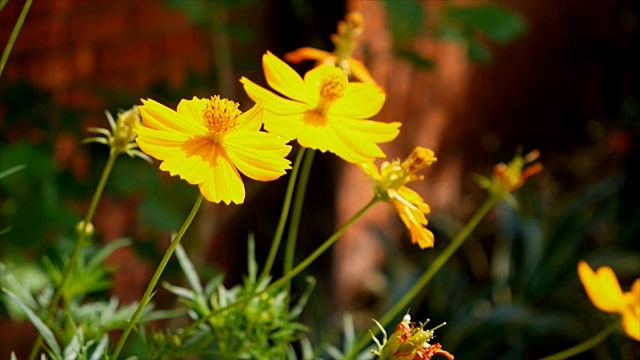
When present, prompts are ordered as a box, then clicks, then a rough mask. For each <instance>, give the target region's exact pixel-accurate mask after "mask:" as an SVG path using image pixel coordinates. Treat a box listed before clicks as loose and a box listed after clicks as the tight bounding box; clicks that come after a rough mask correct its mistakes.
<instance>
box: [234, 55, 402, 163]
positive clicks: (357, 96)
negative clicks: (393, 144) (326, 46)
mask: <svg viewBox="0 0 640 360" xmlns="http://www.w3.org/2000/svg"><path fill="white" fill-rule="evenodd" d="M262 66H263V68H264V74H265V77H266V79H267V83H268V84H269V85H270V86H271V87H272V88H273V89H274V90H276V91H278V92H279V93H281V94H282V95H284V96H286V97H287V98H288V99H287V98H284V97H281V96H278V95H276V94H274V93H273V92H271V91H269V90H267V89H264V88H263V87H261V86H258V85H256V84H255V83H253V82H252V81H251V80H249V79H247V78H244V77H243V78H242V79H241V80H240V82H242V84H243V85H244V89H245V90H246V91H247V94H248V95H249V97H250V98H251V99H253V100H254V101H256V102H257V101H263V102H264V108H265V115H264V127H265V129H266V130H267V131H269V132H270V133H273V134H277V135H280V136H282V137H284V138H285V139H287V140H293V139H298V143H300V145H301V146H304V147H307V148H312V149H318V150H320V151H323V152H325V151H330V152H332V153H334V154H336V155H338V156H340V157H341V158H343V159H344V160H346V161H348V162H351V163H361V162H366V161H372V160H373V159H374V158H376V157H384V156H385V155H384V153H383V152H382V150H381V149H380V147H378V145H377V144H378V143H384V142H389V141H391V140H393V139H395V137H396V136H397V135H398V132H399V130H398V128H399V127H400V123H398V122H394V123H382V122H377V121H371V120H365V119H367V118H369V117H371V116H373V115H375V114H377V113H378V112H379V111H380V109H381V108H382V105H383V104H384V100H385V94H384V92H383V91H382V90H381V89H380V88H379V87H378V86H376V85H373V84H368V83H350V82H349V80H348V79H347V75H346V74H345V72H344V71H343V70H341V69H339V68H337V67H335V66H327V65H325V66H320V67H317V68H315V69H312V70H311V71H309V72H307V73H306V74H305V76H304V80H303V79H302V78H301V77H300V75H298V74H297V73H296V72H295V71H294V70H293V69H292V68H291V67H289V65H287V64H286V63H285V62H284V61H282V60H280V59H278V58H277V57H276V56H275V55H273V54H272V53H270V52H267V53H266V54H265V55H264V56H263V57H262Z"/></svg>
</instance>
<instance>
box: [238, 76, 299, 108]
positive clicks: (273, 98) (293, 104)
mask: <svg viewBox="0 0 640 360" xmlns="http://www.w3.org/2000/svg"><path fill="white" fill-rule="evenodd" d="M240 82H241V83H242V85H243V86H244V90H245V91H246V92H247V95H249V97H250V98H251V100H253V101H255V102H260V101H262V102H263V104H262V105H263V106H264V108H265V109H266V110H268V111H269V112H273V113H276V114H281V115H286V114H300V113H303V112H305V111H306V110H307V109H308V108H309V106H308V105H305V104H303V103H301V102H297V101H293V100H289V99H285V98H283V97H281V96H278V95H276V94H274V93H273V92H271V91H269V90H267V89H265V88H263V87H262V86H260V85H257V84H255V83H254V82H252V81H251V80H249V79H247V78H245V77H243V78H241V79H240Z"/></svg>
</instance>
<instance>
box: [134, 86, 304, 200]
mask: <svg viewBox="0 0 640 360" xmlns="http://www.w3.org/2000/svg"><path fill="white" fill-rule="evenodd" d="M142 103H143V104H144V105H142V106H140V113H141V114H142V118H143V120H144V126H140V127H139V128H138V130H137V132H138V137H137V139H136V141H137V142H138V145H139V146H140V149H142V151H144V152H145V153H147V154H149V155H151V156H153V157H155V158H157V159H159V160H162V163H161V164H160V169H161V170H164V171H168V172H169V173H170V174H171V175H180V178H182V179H184V180H186V181H187V182H188V183H189V184H194V185H198V186H199V188H200V191H201V192H202V195H204V197H205V198H206V199H207V200H209V201H211V202H221V201H222V202H224V203H226V204H229V203H231V202H234V203H236V204H240V203H242V202H243V201H244V197H245V189H244V184H243V182H242V179H241V178H240V174H239V172H241V173H243V174H244V175H246V176H248V177H250V178H252V179H255V180H260V181H269V180H274V179H277V178H278V177H280V176H281V175H283V174H284V173H285V170H286V169H289V168H290V164H291V163H290V161H289V160H287V159H286V158H285V156H287V154H289V151H291V147H290V146H288V145H286V142H285V140H283V139H281V138H279V137H277V136H276V135H273V134H268V133H265V132H262V131H260V127H261V126H262V113H263V108H262V105H261V104H257V105H255V106H254V107H253V108H252V109H251V110H249V111H247V112H245V113H242V112H241V111H240V110H238V104H237V103H235V102H233V101H230V100H227V99H221V98H220V97H219V96H213V97H212V98H210V99H198V98H196V97H194V98H193V99H191V100H182V101H180V103H179V104H178V108H177V111H174V110H172V109H169V108H168V107H166V106H164V105H162V104H159V103H157V102H156V101H153V100H142Z"/></svg>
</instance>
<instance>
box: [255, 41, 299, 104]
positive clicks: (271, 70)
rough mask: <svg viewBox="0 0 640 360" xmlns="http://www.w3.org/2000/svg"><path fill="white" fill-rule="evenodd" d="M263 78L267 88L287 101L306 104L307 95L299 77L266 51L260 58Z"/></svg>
mask: <svg viewBox="0 0 640 360" xmlns="http://www.w3.org/2000/svg"><path fill="white" fill-rule="evenodd" d="M262 67H263V69H264V76H265V78H266V80H267V83H268V84H269V86H271V87H272V88H273V89H274V90H276V91H277V92H279V93H280V94H282V95H284V96H286V97H288V98H289V99H293V100H297V101H300V102H307V101H308V100H307V99H308V94H307V92H306V87H305V86H304V82H303V81H302V78H301V77H300V75H298V73H297V72H295V70H293V69H292V68H291V67H290V66H289V65H287V64H286V63H285V62H284V61H282V60H280V59H279V58H278V57H276V56H275V55H273V54H272V53H271V52H269V51H267V53H266V54H264V55H263V56H262Z"/></svg>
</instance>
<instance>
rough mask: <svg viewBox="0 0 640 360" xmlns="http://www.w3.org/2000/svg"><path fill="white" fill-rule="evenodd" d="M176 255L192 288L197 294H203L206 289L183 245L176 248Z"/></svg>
mask: <svg viewBox="0 0 640 360" xmlns="http://www.w3.org/2000/svg"><path fill="white" fill-rule="evenodd" d="M176 257H177V258H178V263H179V264H180V268H182V272H183V273H184V276H186V278H187V282H189V285H190V286H191V289H193V291H194V292H195V293H196V295H201V296H203V295H204V291H203V289H202V284H201V283H200V277H199V276H198V273H197V272H196V269H195V267H194V266H193V263H192V262H191V260H189V257H188V256H187V253H186V252H185V251H184V248H183V247H182V245H178V247H177V248H176Z"/></svg>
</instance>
